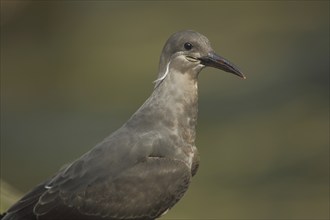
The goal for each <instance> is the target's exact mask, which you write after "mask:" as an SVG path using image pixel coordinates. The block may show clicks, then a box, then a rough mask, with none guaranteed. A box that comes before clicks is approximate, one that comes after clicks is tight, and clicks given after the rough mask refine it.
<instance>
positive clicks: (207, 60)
mask: <svg viewBox="0 0 330 220" xmlns="http://www.w3.org/2000/svg"><path fill="white" fill-rule="evenodd" d="M199 60H200V61H201V64H203V65H205V66H210V67H214V68H217V69H221V70H223V71H226V72H229V73H233V74H235V75H237V76H239V77H241V78H243V79H246V77H245V76H244V74H243V73H242V72H241V71H240V70H239V69H238V68H237V67H236V66H235V65H234V64H232V63H230V62H229V61H228V60H226V59H225V58H223V57H221V56H219V55H217V54H216V53H214V52H210V53H209V54H208V55H206V56H204V57H201V58H199Z"/></svg>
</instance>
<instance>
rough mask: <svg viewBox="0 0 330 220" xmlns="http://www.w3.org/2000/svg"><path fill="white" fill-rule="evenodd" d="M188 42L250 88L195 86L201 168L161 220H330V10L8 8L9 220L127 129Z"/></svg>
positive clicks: (257, 5) (223, 78)
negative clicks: (182, 41)
mask: <svg viewBox="0 0 330 220" xmlns="http://www.w3.org/2000/svg"><path fill="white" fill-rule="evenodd" d="M182 29H193V30H196V31H199V32H201V33H203V34H204V35H206V36H207V37H208V38H209V39H210V41H211V42H212V45H213V48H214V49H215V51H217V53H218V54H220V55H222V56H224V57H226V58H228V59H229V60H231V61H232V62H233V63H235V64H236V65H238V66H239V67H240V68H241V70H242V71H243V72H244V73H245V74H246V76H247V80H240V79H239V78H238V77H235V76H234V75H231V74H228V73H225V72H223V71H219V70H216V69H211V68H208V69H205V70H204V71H203V72H202V73H201V74H200V77H199V93H200V96H199V121H198V128H197V140H196V141H197V147H198V148H199V151H200V156H201V166H200V169H199V172H198V174H197V175H196V177H195V178H194V179H193V182H192V184H191V187H190V189H189V190H188V192H187V193H186V195H185V196H184V198H183V199H182V200H181V201H180V202H179V203H178V204H177V205H176V206H175V207H174V208H173V209H172V210H171V211H170V212H169V213H168V214H167V215H165V216H164V217H163V218H162V219H178V218H186V219H207V218H214V219H328V218H329V1H287V2H286V1H232V2H230V1H180V2H175V1H169V2H166V1H162V2H149V1H145V2H136V1H125V2H121V1H109V2H108V1H96V2H93V1H66V2H56V1H46V2H43V1H1V179H2V180H3V181H5V182H6V183H8V184H9V186H8V187H6V186H7V185H6V184H5V183H2V184H1V211H4V210H5V209H6V208H7V207H8V205H10V203H12V202H13V201H15V199H16V198H17V197H16V195H22V193H25V192H27V191H28V190H29V189H31V188H32V187H33V186H35V185H36V184H38V183H39V182H40V181H42V180H44V179H46V178H47V177H49V176H51V175H52V174H53V173H54V172H56V171H57V170H58V169H59V168H60V167H61V166H62V165H63V164H65V163H67V162H69V161H72V160H74V159H75V158H77V157H79V156H80V155H81V154H83V153H84V152H86V151H88V150H89V149H90V148H91V147H93V146H94V145H95V144H96V143H98V142H99V141H100V140H102V139H103V138H104V137H106V136H107V135H108V134H110V133H111V132H112V131H114V130H115V129H116V128H118V127H119V126H121V125H122V124H123V123H124V122H125V121H126V120H127V119H128V118H129V117H130V115H131V114H132V113H133V112H134V111H135V110H136V109H137V108H138V107H139V106H140V105H141V104H142V103H143V102H144V100H145V99H146V98H147V97H148V96H149V95H150V94H151V92H152V89H153V85H152V81H153V80H155V79H156V75H157V70H158V61H159V55H160V52H161V49H162V47H163V45H164V43H165V41H166V40H167V38H168V37H169V36H170V35H171V34H172V33H174V32H176V31H178V30H182ZM12 187H13V188H14V189H16V190H14V191H15V192H13V190H12V189H10V188H12ZM8 188H9V191H10V192H12V193H9V197H11V198H8V192H7V189H8ZM16 191H18V192H19V193H18V192H16Z"/></svg>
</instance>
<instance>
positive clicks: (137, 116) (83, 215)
mask: <svg viewBox="0 0 330 220" xmlns="http://www.w3.org/2000/svg"><path fill="white" fill-rule="evenodd" d="M205 66H212V67H215V68H219V69H222V70H224V71H227V72H231V73H234V74H236V75H238V76H240V77H243V78H244V76H243V74H242V73H241V72H240V71H239V70H238V68H236V67H235V66H234V65H232V64H231V63H229V62H228V61H226V60H225V59H224V58H222V57H220V56H218V55H216V54H215V53H214V52H213V50H212V48H211V46H210V42H209V40H208V39H207V38H206V37H205V36H203V35H201V34H199V33H197V32H194V31H181V32H177V33H175V34H173V35H172V36H171V37H170V38H169V39H168V41H167V42H166V44H165V46H164V48H163V51H162V54H161V58H160V64H159V74H158V79H157V80H156V81H155V89H154V91H153V93H152V95H151V96H150V97H149V98H148V99H147V100H146V102H145V103H144V104H143V105H142V106H141V107H140V108H139V109H138V110H137V111H136V112H135V113H134V114H133V116H132V117H131V118H130V119H129V120H128V121H127V122H126V123H125V124H124V125H123V126H122V127H121V128H119V129H118V130H117V131H115V132H114V133H112V134H111V135H110V136H109V137H107V138H105V139H104V140H103V141H102V142H101V143H99V144H98V145H96V146H95V147H94V148H92V149H91V150H90V151H89V152H87V153H86V154H84V155H83V156H82V157H80V158H79V159H77V160H75V161H74V162H73V163H71V164H70V165H68V166H67V167H66V168H64V169H62V170H60V171H59V172H58V173H56V174H55V175H54V176H53V177H52V178H50V179H49V180H47V181H45V182H43V183H41V184H40V185H39V186H37V187H36V188H34V189H33V190H32V191H30V192H29V193H28V194H26V195H25V196H24V197H23V198H22V199H21V200H19V201H18V202H17V203H16V204H14V205H13V206H12V207H11V208H10V209H9V210H8V211H7V214H6V215H5V217H4V218H3V220H36V219H41V220H57V219H62V220H66V219H67V220H69V219H71V220H72V219H79V220H119V219H125V220H151V219H156V218H158V217H159V216H160V215H162V214H163V213H164V212H166V211H167V210H168V209H170V208H171V207H172V206H173V205H174V204H175V203H176V202H178V201H179V200H180V199H181V197H182V196H183V194H184V193H185V191H186V190H187V189H188V186H189V183H190V181H191V177H192V176H194V175H195V174H196V172H197V169H198V162H199V156H198V153H197V149H196V146H195V137H196V131H195V126H196V122H197V109H198V108H197V99H198V94H197V78H198V74H199V72H200V71H201V70H202V69H203V68H204V67H205Z"/></svg>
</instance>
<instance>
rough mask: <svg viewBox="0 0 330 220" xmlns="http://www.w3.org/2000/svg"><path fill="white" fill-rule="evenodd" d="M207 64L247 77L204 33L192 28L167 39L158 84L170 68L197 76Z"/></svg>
mask: <svg viewBox="0 0 330 220" xmlns="http://www.w3.org/2000/svg"><path fill="white" fill-rule="evenodd" d="M206 66H210V67H214V68H217V69H221V70H223V71H226V72H229V73H233V74H235V75H237V76H239V77H241V78H243V79H245V76H244V75H243V73H242V72H241V71H240V70H239V69H238V68H237V67H236V66H235V65H234V64H232V63H231V62H229V61H228V60H226V59H225V58H223V57H221V56H219V55H217V54H216V53H215V52H214V50H213V49H212V47H211V44H210V41H209V40H208V39H207V38H206V37H205V36H204V35H202V34H200V33H198V32H195V31H191V30H188V31H180V32H176V33H174V34H173V35H172V36H171V37H170V38H169V39H168V40H167V42H166V44H165V46H164V48H163V51H162V55H161V58H160V65H159V75H158V79H157V80H156V81H155V82H156V86H157V85H158V84H159V83H161V82H162V81H163V80H164V79H165V78H166V77H167V75H168V73H169V72H171V71H170V70H175V71H176V72H180V73H188V74H192V75H194V76H195V77H197V75H198V73H199V72H200V71H201V70H202V69H203V68H204V67H206Z"/></svg>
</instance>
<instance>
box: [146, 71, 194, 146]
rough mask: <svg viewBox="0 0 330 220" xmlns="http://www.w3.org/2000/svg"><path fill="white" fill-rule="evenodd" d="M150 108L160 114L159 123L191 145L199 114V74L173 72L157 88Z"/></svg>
mask: <svg viewBox="0 0 330 220" xmlns="http://www.w3.org/2000/svg"><path fill="white" fill-rule="evenodd" d="M149 101H150V104H151V105H152V106H149V108H154V111H153V112H157V113H156V114H159V115H158V117H156V118H159V122H155V123H161V124H163V126H167V127H168V128H169V129H170V130H172V131H177V132H178V135H180V136H181V137H182V138H184V139H185V141H187V142H191V144H193V143H194V141H195V127H196V123H197V113H198V86H197V74H196V75H194V74H190V73H181V72H175V70H173V71H171V73H170V74H168V76H167V77H166V78H165V79H164V80H163V81H162V82H161V83H160V84H159V85H158V86H157V87H156V88H155V90H154V92H153V94H152V95H151V97H150V100H149Z"/></svg>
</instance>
